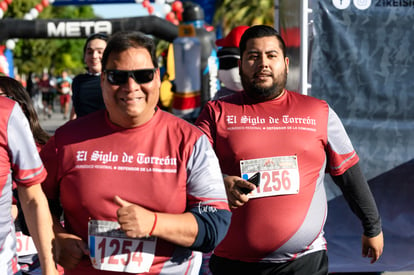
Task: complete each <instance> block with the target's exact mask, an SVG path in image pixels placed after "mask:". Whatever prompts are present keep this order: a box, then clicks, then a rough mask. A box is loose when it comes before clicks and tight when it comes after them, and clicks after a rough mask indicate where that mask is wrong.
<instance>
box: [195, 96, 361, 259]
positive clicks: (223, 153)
mask: <svg viewBox="0 0 414 275" xmlns="http://www.w3.org/2000/svg"><path fill="white" fill-rule="evenodd" d="M196 125H197V126H199V127H200V128H201V129H202V130H203V131H204V132H205V133H206V135H207V136H208V137H209V140H210V142H211V144H212V145H213V148H214V150H215V152H216V154H217V156H218V158H219V161H220V166H221V169H222V172H223V173H224V174H227V175H238V176H243V177H244V175H243V174H244V173H247V174H248V175H249V176H250V175H251V174H250V173H249V172H252V173H253V172H255V171H261V183H260V184H261V185H260V187H259V188H258V190H257V192H256V193H255V194H254V195H253V196H252V198H251V199H250V200H249V202H248V203H247V204H246V205H244V206H242V207H239V208H237V209H236V210H234V211H233V215H232V221H231V224H230V228H229V231H228V233H227V235H226V237H225V238H224V240H223V241H222V242H221V243H220V244H219V245H218V247H217V248H216V249H215V251H214V253H215V254H216V255H218V256H220V257H225V258H228V259H234V260H241V261H246V262H260V261H262V262H284V261H288V260H291V259H293V258H296V257H300V256H302V255H305V254H307V253H310V252H314V251H318V250H323V249H326V241H325V239H324V238H323V226H324V224H325V219H326V213H327V201H326V197H325V190H324V185H323V178H324V174H325V173H326V172H329V173H330V174H332V175H341V174H342V173H344V172H345V171H346V170H347V169H348V168H349V167H351V166H353V165H354V164H356V163H357V162H358V156H357V155H356V153H355V151H354V148H353V146H352V144H351V142H350V140H349V138H348V136H347V134H346V132H345V129H344V127H343V125H342V123H341V122H340V120H339V118H338V116H337V115H336V114H335V112H334V111H333V110H332V109H331V108H330V107H329V106H328V104H327V103H326V102H325V101H322V100H319V99H316V98H313V97H310V96H304V95H301V94H298V93H295V92H291V91H286V92H285V93H284V94H283V95H282V96H281V97H279V98H277V99H274V100H269V101H265V102H259V103H257V102H254V101H253V100H252V99H250V98H249V97H248V96H247V95H246V94H245V93H244V92H242V93H237V94H234V95H232V96H229V97H225V98H223V99H221V100H218V101H210V102H208V103H207V104H206V106H205V108H204V109H203V111H202V113H201V114H200V116H199V118H198V120H197V121H196ZM242 169H243V171H242ZM247 174H246V175H247ZM293 187H294V188H293ZM283 188H285V189H286V190H283Z"/></svg>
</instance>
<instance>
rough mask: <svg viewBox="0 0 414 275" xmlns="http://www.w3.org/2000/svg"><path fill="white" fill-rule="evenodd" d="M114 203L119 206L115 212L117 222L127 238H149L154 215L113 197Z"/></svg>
mask: <svg viewBox="0 0 414 275" xmlns="http://www.w3.org/2000/svg"><path fill="white" fill-rule="evenodd" d="M114 202H115V203H116V204H117V205H118V206H119V208H118V210H117V212H116V214H117V217H118V222H119V224H120V225H121V230H123V231H124V232H125V234H126V235H127V237H130V238H145V237H149V234H150V232H151V231H152V228H153V225H154V223H155V215H154V213H153V212H151V211H149V210H147V209H145V208H143V207H141V206H139V205H137V204H133V203H131V202H129V201H126V200H123V199H121V198H120V197H118V196H115V197H114Z"/></svg>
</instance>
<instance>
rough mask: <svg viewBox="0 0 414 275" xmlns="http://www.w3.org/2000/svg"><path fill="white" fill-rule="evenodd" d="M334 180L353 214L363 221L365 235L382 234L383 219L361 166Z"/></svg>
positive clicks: (355, 166)
mask: <svg viewBox="0 0 414 275" xmlns="http://www.w3.org/2000/svg"><path fill="white" fill-rule="evenodd" d="M332 178H333V180H334V182H335V183H336V184H337V185H338V186H339V188H340V189H341V191H342V193H343V195H344V198H345V199H346V201H347V202H348V204H349V206H350V208H351V210H352V212H354V213H355V215H356V216H357V217H358V218H359V219H360V220H361V223H362V226H363V228H364V235H365V236H367V237H375V236H377V235H378V234H379V233H381V217H380V214H379V212H378V208H377V205H376V203H375V200H374V196H373V195H372V193H371V190H370V188H369V186H368V183H367V181H366V179H365V177H364V175H363V173H362V171H361V168H360V166H359V164H358V163H357V164H355V165H354V166H352V167H351V168H349V169H348V170H346V171H345V173H343V174H342V175H339V176H333V177H332Z"/></svg>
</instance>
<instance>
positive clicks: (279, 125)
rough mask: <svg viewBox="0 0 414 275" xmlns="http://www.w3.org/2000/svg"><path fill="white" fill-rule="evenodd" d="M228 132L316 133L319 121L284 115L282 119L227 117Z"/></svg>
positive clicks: (308, 117) (244, 116)
mask: <svg viewBox="0 0 414 275" xmlns="http://www.w3.org/2000/svg"><path fill="white" fill-rule="evenodd" d="M226 124H227V126H228V128H227V129H228V130H249V129H250V130H302V131H312V132H316V125H317V120H316V119H314V118H312V117H310V116H307V117H294V116H290V115H283V116H281V117H272V116H269V117H260V116H255V117H252V116H246V115H243V116H240V117H239V116H237V115H227V116H226Z"/></svg>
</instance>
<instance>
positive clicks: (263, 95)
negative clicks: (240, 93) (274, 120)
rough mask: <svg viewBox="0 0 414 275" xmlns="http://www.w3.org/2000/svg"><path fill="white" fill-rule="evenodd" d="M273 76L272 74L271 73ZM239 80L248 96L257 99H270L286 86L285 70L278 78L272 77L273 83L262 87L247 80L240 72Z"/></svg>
mask: <svg viewBox="0 0 414 275" xmlns="http://www.w3.org/2000/svg"><path fill="white" fill-rule="evenodd" d="M272 77H273V75H272ZM241 80H242V84H243V88H244V91H245V92H246V94H247V95H248V96H250V97H251V98H254V99H258V100H263V101H265V100H271V99H274V98H276V97H278V96H279V95H280V94H281V93H282V92H283V90H284V89H285V87H286V82H287V71H286V70H285V72H284V74H283V76H281V77H280V78H279V80H280V81H277V80H278V79H274V81H273V84H272V85H271V86H269V87H263V86H260V85H258V84H256V83H252V82H250V81H248V80H247V77H246V76H245V75H243V74H241Z"/></svg>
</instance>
